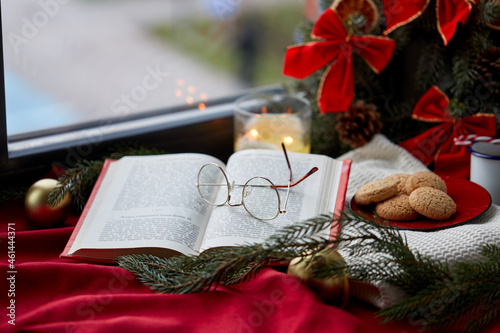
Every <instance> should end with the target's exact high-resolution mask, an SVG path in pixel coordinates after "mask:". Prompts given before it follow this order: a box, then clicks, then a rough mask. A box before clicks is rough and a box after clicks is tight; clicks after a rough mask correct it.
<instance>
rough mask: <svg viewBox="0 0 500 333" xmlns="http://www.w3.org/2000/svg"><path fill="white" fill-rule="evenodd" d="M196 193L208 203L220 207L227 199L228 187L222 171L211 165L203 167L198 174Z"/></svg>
mask: <svg viewBox="0 0 500 333" xmlns="http://www.w3.org/2000/svg"><path fill="white" fill-rule="evenodd" d="M198 191H199V192H200V195H201V197H202V198H203V199H204V200H205V201H206V202H208V203H210V204H212V205H216V206H220V205H223V204H225V203H226V201H227V199H228V197H229V185H228V183H227V179H226V177H225V176H224V173H223V172H222V170H221V169H220V168H219V167H218V166H216V165H213V164H207V165H204V166H203V167H202V168H201V170H200V172H199V174H198Z"/></svg>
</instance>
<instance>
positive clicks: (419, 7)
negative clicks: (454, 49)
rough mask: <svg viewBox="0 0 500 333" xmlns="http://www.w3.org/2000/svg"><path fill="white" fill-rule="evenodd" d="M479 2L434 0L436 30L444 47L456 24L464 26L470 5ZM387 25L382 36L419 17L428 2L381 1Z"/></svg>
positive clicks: (413, 0)
mask: <svg viewBox="0 0 500 333" xmlns="http://www.w3.org/2000/svg"><path fill="white" fill-rule="evenodd" d="M477 2H479V0H436V18H437V22H436V24H437V29H438V32H439V34H440V35H441V38H442V39H443V42H444V45H448V43H449V41H450V40H451V38H452V37H453V35H454V34H455V31H456V29H457V24H458V23H462V24H465V22H467V19H468V18H469V15H470V13H471V10H472V4H475V3H477ZM383 3H384V15H385V20H386V23H387V27H386V30H385V31H384V35H387V34H389V33H390V32H391V31H393V30H394V29H397V28H399V27H400V26H402V25H405V24H407V23H410V22H411V21H413V20H414V19H416V18H417V17H419V16H420V15H421V14H422V13H423V12H424V10H425V9H426V8H427V6H428V5H429V0H383Z"/></svg>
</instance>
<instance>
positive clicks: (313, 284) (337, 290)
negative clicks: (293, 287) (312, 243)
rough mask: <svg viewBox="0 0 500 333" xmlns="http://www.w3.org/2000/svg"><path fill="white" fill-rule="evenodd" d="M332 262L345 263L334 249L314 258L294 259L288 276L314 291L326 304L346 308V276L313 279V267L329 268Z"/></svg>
mask: <svg viewBox="0 0 500 333" xmlns="http://www.w3.org/2000/svg"><path fill="white" fill-rule="evenodd" d="M332 262H340V263H344V264H345V261H344V259H343V258H342V256H341V255H340V254H339V253H338V252H337V251H336V250H333V249H324V250H322V251H320V252H318V253H316V254H315V255H314V257H313V256H311V255H309V256H305V257H298V258H295V259H293V260H292V261H291V262H290V265H289V266H288V275H291V276H294V277H296V278H297V279H299V280H300V281H301V282H302V283H304V284H305V285H307V286H308V287H309V288H311V290H313V291H314V292H315V293H316V294H317V295H318V296H319V297H320V298H321V299H322V300H323V301H324V302H326V303H331V304H335V305H340V306H345V305H346V303H347V300H348V298H349V280H348V278H347V277H346V276H345V275H344V276H337V277H328V278H322V279H320V278H313V277H311V275H312V272H313V267H316V268H317V267H318V265H320V266H327V265H329V264H331V263H332Z"/></svg>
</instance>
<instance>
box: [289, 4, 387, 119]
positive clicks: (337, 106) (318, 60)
mask: <svg viewBox="0 0 500 333" xmlns="http://www.w3.org/2000/svg"><path fill="white" fill-rule="evenodd" d="M312 37H313V38H314V39H318V41H314V42H310V43H306V44H300V45H293V46H290V47H288V49H287V51H286V54H285V62H284V66H283V74H284V75H288V76H292V77H294V78H297V79H303V78H305V77H306V76H308V75H311V74H312V73H314V72H315V71H317V70H319V69H320V68H322V67H325V66H326V65H328V64H329V63H331V62H333V61H334V60H335V62H333V64H332V65H331V66H330V67H329V68H328V69H327V70H326V71H325V73H324V74H323V78H322V79H321V83H320V86H319V89H318V105H319V108H320V110H321V111H322V112H342V111H346V110H348V109H349V106H350V105H351V102H352V99H353V96H354V76H353V65H352V50H353V49H354V50H356V51H357V52H358V54H359V55H361V57H363V59H364V60H365V61H366V62H367V64H368V65H369V66H370V67H371V69H372V70H373V71H374V72H375V73H377V74H378V73H379V72H381V71H382V70H383V69H384V68H385V66H386V65H387V64H388V63H389V61H390V60H391V57H392V53H393V51H394V48H395V46H396V44H395V43H394V41H393V40H392V39H389V38H386V37H377V36H371V35H369V36H351V35H350V34H348V33H347V31H346V29H345V27H344V26H343V24H342V22H341V21H340V19H339V18H338V16H337V13H336V12H335V11H334V10H333V9H332V8H329V9H327V10H326V11H325V12H324V13H323V14H321V16H320V17H319V18H318V21H317V22H316V24H315V25H314V28H313V31H312Z"/></svg>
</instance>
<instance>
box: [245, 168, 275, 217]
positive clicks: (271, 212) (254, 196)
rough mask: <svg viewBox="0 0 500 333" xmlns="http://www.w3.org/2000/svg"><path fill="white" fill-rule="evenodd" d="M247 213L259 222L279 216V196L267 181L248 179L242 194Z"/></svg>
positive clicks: (259, 178) (257, 178)
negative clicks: (259, 220)
mask: <svg viewBox="0 0 500 333" xmlns="http://www.w3.org/2000/svg"><path fill="white" fill-rule="evenodd" d="M243 203H244V204H245V208H246V209H247V211H248V212H249V213H250V214H251V215H253V216H254V217H256V218H258V219H261V220H272V219H274V218H275V217H277V216H278V214H279V196H278V191H277V190H276V188H275V187H274V185H273V184H272V183H271V182H270V181H269V180H267V179H265V178H262V177H255V178H252V179H250V180H249V181H248V182H247V184H246V186H245V189H244V192H243Z"/></svg>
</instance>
